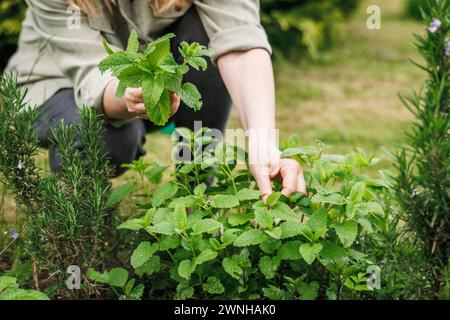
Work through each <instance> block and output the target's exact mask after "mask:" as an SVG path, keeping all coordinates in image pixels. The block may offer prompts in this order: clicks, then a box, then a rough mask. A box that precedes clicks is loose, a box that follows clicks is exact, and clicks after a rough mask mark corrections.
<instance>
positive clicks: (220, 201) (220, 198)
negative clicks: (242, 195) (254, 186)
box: [211, 194, 239, 209]
mask: <svg viewBox="0 0 450 320" xmlns="http://www.w3.org/2000/svg"><path fill="white" fill-rule="evenodd" d="M237 206H239V200H238V199H237V197H236V196H233V195H223V194H219V195H215V196H213V197H212V198H211V207H213V208H217V209H229V208H235V207H237Z"/></svg>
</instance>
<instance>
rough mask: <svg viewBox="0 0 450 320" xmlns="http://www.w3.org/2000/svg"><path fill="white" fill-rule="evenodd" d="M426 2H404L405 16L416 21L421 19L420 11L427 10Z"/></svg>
mask: <svg viewBox="0 0 450 320" xmlns="http://www.w3.org/2000/svg"><path fill="white" fill-rule="evenodd" d="M427 8H428V6H427V1H424V0H408V1H406V10H405V11H406V16H408V17H410V18H414V19H417V20H421V19H422V11H421V10H425V11H426V10H427Z"/></svg>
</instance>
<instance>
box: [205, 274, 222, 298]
mask: <svg viewBox="0 0 450 320" xmlns="http://www.w3.org/2000/svg"><path fill="white" fill-rule="evenodd" d="M202 288H203V290H204V291H206V292H208V293H210V294H221V293H224V292H225V288H224V286H223V284H222V283H221V282H220V280H219V279H218V278H216V277H208V279H207V280H206V283H204V284H203V286H202Z"/></svg>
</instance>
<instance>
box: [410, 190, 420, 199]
mask: <svg viewBox="0 0 450 320" xmlns="http://www.w3.org/2000/svg"><path fill="white" fill-rule="evenodd" d="M418 195H420V191H419V190H417V189H413V190H412V192H411V198H415V197H417V196H418Z"/></svg>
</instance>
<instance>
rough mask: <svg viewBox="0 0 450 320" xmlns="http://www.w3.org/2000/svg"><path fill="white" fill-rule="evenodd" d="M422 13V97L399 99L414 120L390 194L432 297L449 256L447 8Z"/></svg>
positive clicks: (444, 4)
mask: <svg viewBox="0 0 450 320" xmlns="http://www.w3.org/2000/svg"><path fill="white" fill-rule="evenodd" d="M423 12H424V13H423V18H424V21H425V23H426V25H427V27H428V29H427V32H426V33H425V34H424V35H416V36H415V37H416V47H417V50H418V51H419V53H420V54H421V56H422V57H423V59H424V61H425V63H424V64H423V65H421V64H418V63H415V65H416V66H418V67H419V68H421V69H422V70H424V71H425V72H426V73H427V80H426V82H425V85H424V90H423V92H415V93H413V94H412V96H411V97H409V98H402V100H403V102H404V103H405V105H406V107H407V108H408V109H409V110H410V111H411V112H412V113H413V115H414V117H415V119H414V122H413V124H412V128H411V131H410V132H408V133H407V146H405V147H404V148H403V150H402V151H401V152H400V153H399V154H398V156H397V159H396V160H397V162H396V166H397V168H398V171H399V174H398V176H397V177H396V186H395V190H396V193H397V198H398V201H399V203H400V205H401V207H402V209H403V211H404V213H405V215H406V217H405V219H406V220H407V227H408V230H409V231H410V232H412V233H413V236H414V238H415V239H416V241H417V245H418V246H419V247H420V249H421V252H422V253H423V254H424V256H425V258H426V267H425V268H424V272H425V273H426V274H428V275H429V276H430V278H429V281H430V282H431V284H430V286H431V287H432V291H433V292H434V293H436V294H437V293H438V292H439V290H440V288H441V285H442V284H444V285H445V283H444V276H443V270H444V268H445V266H446V265H447V263H448V260H449V257H450V256H449V254H450V246H449V241H450V215H449V212H450V140H449V130H450V116H449V111H450V57H449V56H450V39H449V38H450V3H449V2H448V1H440V0H433V1H430V2H428V8H427V9H426V10H424V11H423Z"/></svg>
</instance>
